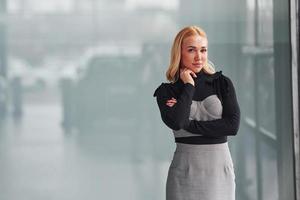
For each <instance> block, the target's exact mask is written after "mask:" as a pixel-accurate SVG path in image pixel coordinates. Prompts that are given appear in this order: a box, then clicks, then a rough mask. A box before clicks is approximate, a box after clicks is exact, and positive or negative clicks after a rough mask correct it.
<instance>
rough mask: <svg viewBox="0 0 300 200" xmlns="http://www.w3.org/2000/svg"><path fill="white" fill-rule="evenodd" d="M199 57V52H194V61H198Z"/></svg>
mask: <svg viewBox="0 0 300 200" xmlns="http://www.w3.org/2000/svg"><path fill="white" fill-rule="evenodd" d="M200 58H201V56H200V53H199V52H196V54H195V60H200Z"/></svg>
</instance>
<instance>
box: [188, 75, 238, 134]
mask: <svg viewBox="0 0 300 200" xmlns="http://www.w3.org/2000/svg"><path fill="white" fill-rule="evenodd" d="M220 84H221V86H220V87H221V95H222V106H223V112H222V118H221V119H216V120H211V121H197V120H191V121H189V123H188V124H187V125H186V126H185V127H184V129H185V130H187V131H189V132H191V133H194V134H201V135H205V136H213V137H217V136H229V135H236V134H237V132H238V129H239V125H240V108H239V104H238V101H237V98H236V93H235V89H234V86H233V84H232V82H231V80H230V79H229V78H228V77H225V76H223V77H222V78H221V82H220Z"/></svg>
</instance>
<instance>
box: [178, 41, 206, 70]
mask: <svg viewBox="0 0 300 200" xmlns="http://www.w3.org/2000/svg"><path fill="white" fill-rule="evenodd" d="M207 43H208V42H207V38H205V37H202V36H200V35H192V36H189V37H187V38H185V39H184V40H183V41H182V45H181V62H180V66H181V67H182V68H185V67H186V68H188V69H190V70H192V71H193V72H195V73H198V72H200V71H201V69H202V67H203V65H204V64H205V63H206V62H207Z"/></svg>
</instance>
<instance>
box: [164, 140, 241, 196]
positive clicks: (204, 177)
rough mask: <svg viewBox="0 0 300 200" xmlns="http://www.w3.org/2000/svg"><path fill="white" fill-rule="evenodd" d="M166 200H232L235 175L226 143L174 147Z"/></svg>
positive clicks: (178, 145)
mask: <svg viewBox="0 0 300 200" xmlns="http://www.w3.org/2000/svg"><path fill="white" fill-rule="evenodd" d="M166 199H167V200H235V174H234V166H233V162H232V159H231V155H230V151H229V148H228V143H227V142H226V143H222V144H205V145H191V144H181V143H177V144H176V150H175V152H174V157H173V160H172V163H171V165H170V168H169V172H168V178H167V186H166Z"/></svg>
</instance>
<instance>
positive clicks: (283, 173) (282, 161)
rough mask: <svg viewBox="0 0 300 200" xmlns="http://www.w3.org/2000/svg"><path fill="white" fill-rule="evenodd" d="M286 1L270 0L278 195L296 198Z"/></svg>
mask: <svg viewBox="0 0 300 200" xmlns="http://www.w3.org/2000/svg"><path fill="white" fill-rule="evenodd" d="M289 3H290V1H282V0H273V5H274V10H273V16H274V18H273V19H274V21H273V24H274V27H273V28H274V30H273V33H274V69H275V70H274V72H275V105H276V108H275V109H276V130H277V133H276V134H277V139H278V148H277V149H278V162H277V163H278V164H277V165H278V183H279V187H278V189H279V191H278V194H279V199H295V184H294V183H295V182H294V180H295V179H294V175H295V174H294V159H293V155H294V153H293V130H292V127H293V121H292V120H293V119H292V116H293V115H292V113H293V111H292V89H291V88H292V84H291V82H292V81H291V78H292V77H291V76H292V73H291V69H292V68H291V66H292V63H291V39H290V31H289V30H290V14H289V12H290V9H289Z"/></svg>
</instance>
